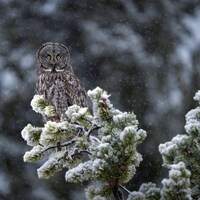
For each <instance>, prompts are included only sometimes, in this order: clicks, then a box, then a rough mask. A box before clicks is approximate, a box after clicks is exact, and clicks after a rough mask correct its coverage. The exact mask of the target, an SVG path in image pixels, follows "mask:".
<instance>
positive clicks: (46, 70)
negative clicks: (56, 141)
mask: <svg viewBox="0 0 200 200" xmlns="http://www.w3.org/2000/svg"><path fill="white" fill-rule="evenodd" d="M36 56H37V73H38V81H37V83H36V94H39V95H44V97H45V100H46V101H47V102H48V103H49V104H50V105H53V106H54V107H55V109H56V113H57V115H58V119H60V118H61V117H64V116H65V112H66V110H67V108H68V106H71V105H73V104H77V105H79V106H81V107H85V106H87V102H86V92H85V89H84V88H83V87H82V86H81V85H80V82H79V79H78V78H77V77H76V76H75V75H74V72H73V69H72V66H71V63H70V55H69V51H68V49H67V47H66V46H64V45H63V44H59V43H50V42H49V43H45V44H43V45H42V46H41V47H40V48H39V50H38V51H37V55H36Z"/></svg>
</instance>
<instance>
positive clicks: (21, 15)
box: [0, 0, 200, 200]
mask: <svg viewBox="0 0 200 200" xmlns="http://www.w3.org/2000/svg"><path fill="white" fill-rule="evenodd" d="M47 41H52V42H61V43H64V44H66V45H67V46H68V47H69V48H70V52H71V58H72V64H73V67H74V71H75V73H76V75H77V76H78V77H79V78H80V79H81V81H82V84H83V85H84V86H85V87H86V89H87V90H88V89H93V88H95V87H96V86H100V87H101V88H103V89H104V90H107V91H108V92H109V93H110V94H112V96H111V101H112V103H113V104H114V106H115V107H117V108H118V109H120V110H122V111H134V113H135V114H136V115H137V118H138V120H139V122H140V128H143V129H145V130H146V131H147V133H148V137H147V138H146V140H145V142H143V143H142V144H141V145H140V148H139V151H140V153H141V154H142V155H143V159H144V160H143V162H142V163H141V165H140V167H139V168H138V170H137V174H136V175H135V177H134V179H133V180H132V181H131V182H130V183H129V184H127V187H128V189H129V190H137V189H138V187H139V186H140V185H141V184H142V183H144V182H149V181H152V182H155V183H157V184H158V186H161V183H160V182H161V180H162V179H163V178H164V177H165V176H166V175H167V171H166V170H165V169H163V167H162V166H161V165H162V159H161V156H160V154H159V152H158V145H159V144H160V143H164V142H166V141H168V140H171V138H172V137H173V136H175V135H177V134H182V133H184V124H185V114H186V113H187V112H188V111H189V110H190V109H191V108H194V107H195V106H196V105H195V102H194V101H193V96H194V94H195V92H196V91H197V90H198V89H199V88H200V79H199V76H200V2H199V0H182V1H181V0H178V1H173V0H165V1H157V0H148V1H145V0H110V1H106V0H98V1H97V0H93V1H89V0H84V1H83V0H76V1H74V0H41V1H30V0H21V1H15V0H0V199H1V200H13V199H15V200H27V199H29V200H33V199H34V200H64V199H68V200H72V199H77V200H79V199H85V196H84V188H85V185H87V184H89V183H82V184H69V183H66V182H65V181H64V173H65V172H64V171H63V172H60V173H58V175H56V177H54V178H52V179H50V180H39V179H38V177H37V173H36V169H37V168H38V167H39V166H40V165H41V163H38V165H33V164H28V163H24V162H23V155H24V153H25V151H27V150H29V149H30V148H29V147H28V146H27V145H26V142H25V141H23V139H22V138H21V134H20V132H21V130H22V129H23V127H24V126H26V125H27V124H28V123H32V124H33V125H36V126H38V125H41V122H42V121H41V120H42V118H41V116H40V115H38V114H35V113H34V111H32V109H31V107H30V101H31V99H32V97H33V95H34V85H35V81H36V77H37V76H36V69H35V53H36V50H37V49H38V48H39V47H40V46H41V45H42V43H44V42H47Z"/></svg>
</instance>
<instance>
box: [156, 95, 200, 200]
mask: <svg viewBox="0 0 200 200" xmlns="http://www.w3.org/2000/svg"><path fill="white" fill-rule="evenodd" d="M194 100H196V101H198V103H199V104H200V91H198V92H197V93H196V94H195V97H194ZM185 130H186V134H182V135H177V136H175V137H174V138H173V139H172V140H171V141H169V142H166V143H165V144H160V146H159V151H160V153H161V154H162V158H163V162H164V164H163V165H164V166H166V167H168V168H169V169H170V172H169V179H164V180H163V181H162V183H163V186H164V187H163V189H162V199H163V200H164V199H172V200H173V199H177V196H179V197H180V199H183V200H188V199H200V171H199V169H200V107H199V106H197V107H196V108H195V109H192V110H190V111H189V112H188V113H187V114H186V125H185Z"/></svg>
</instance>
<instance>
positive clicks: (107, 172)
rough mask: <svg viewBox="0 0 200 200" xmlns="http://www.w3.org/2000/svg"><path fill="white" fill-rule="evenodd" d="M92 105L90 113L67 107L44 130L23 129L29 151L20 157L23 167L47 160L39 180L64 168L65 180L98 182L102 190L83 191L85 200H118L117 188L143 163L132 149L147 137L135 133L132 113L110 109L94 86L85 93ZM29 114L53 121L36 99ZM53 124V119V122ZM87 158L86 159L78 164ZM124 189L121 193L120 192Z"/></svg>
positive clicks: (49, 109)
mask: <svg viewBox="0 0 200 200" xmlns="http://www.w3.org/2000/svg"><path fill="white" fill-rule="evenodd" d="M88 96H89V98H90V99H91V100H92V104H93V109H92V113H90V112H89V111H88V108H81V107H79V106H77V105H72V106H70V107H69V108H68V109H67V111H66V118H65V120H64V121H60V122H56V121H47V122H46V123H45V124H44V126H43V127H34V126H33V125H31V124H28V125H27V126H26V127H25V128H24V129H23V130H22V132H21V134H22V137H23V139H24V140H25V141H26V142H27V144H28V145H29V146H32V147H33V148H32V149H31V150H30V151H28V152H26V153H25V155H24V161H25V162H31V163H35V162H37V161H39V160H41V159H42V158H43V159H46V162H45V163H44V164H43V165H42V166H41V167H40V168H39V169H38V170H37V173H38V177H39V178H45V179H48V178H50V177H51V176H53V175H54V174H55V173H56V172H58V171H60V170H63V169H66V174H65V180H66V181H68V182H82V181H85V180H94V181H100V182H102V183H103V186H102V187H101V188H98V189H97V188H93V187H90V188H88V189H87V192H86V196H87V198H88V199H95V198H97V197H99V198H101V199H106V198H107V199H108V198H110V197H111V195H112V194H113V195H114V197H115V199H122V196H123V195H122V192H121V189H119V188H120V186H121V188H123V186H122V185H121V184H124V183H126V182H128V181H129V180H130V179H132V177H133V176H134V174H135V172H136V167H137V166H139V163H140V162H141V160H142V156H141V155H140V154H139V153H138V152H137V146H138V145H139V144H140V143H141V142H142V141H143V140H144V139H145V137H146V132H145V131H144V130H142V129H138V121H137V119H136V116H135V115H134V113H129V112H121V111H119V110H117V109H115V108H114V107H113V105H112V104H111V102H110V100H109V97H110V95H108V94H107V92H106V91H103V90H102V89H101V88H99V87H97V88H96V89H94V90H92V91H90V90H89V91H88ZM31 106H32V108H33V110H34V111H35V112H37V113H40V114H42V115H47V116H48V117H52V116H55V115H56V114H55V108H54V107H52V106H51V105H48V104H47V103H46V102H45V99H44V97H43V96H40V95H35V96H34V98H33V100H32V101H31ZM52 119H53V118H52ZM83 155H87V158H88V159H87V160H85V156H84V159H82V157H83ZM124 190H125V188H124Z"/></svg>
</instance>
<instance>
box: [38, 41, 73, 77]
mask: <svg viewBox="0 0 200 200" xmlns="http://www.w3.org/2000/svg"><path fill="white" fill-rule="evenodd" d="M36 56H37V67H38V71H39V72H40V73H43V72H54V73H59V72H63V71H65V70H70V71H71V70H72V69H71V64H70V55H69V50H68V48H67V47H66V46H65V45H63V44H60V43H51V42H48V43H45V44H43V45H42V46H41V47H40V48H39V50H38V51H37V55H36Z"/></svg>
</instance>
